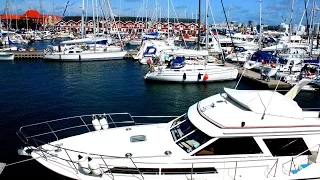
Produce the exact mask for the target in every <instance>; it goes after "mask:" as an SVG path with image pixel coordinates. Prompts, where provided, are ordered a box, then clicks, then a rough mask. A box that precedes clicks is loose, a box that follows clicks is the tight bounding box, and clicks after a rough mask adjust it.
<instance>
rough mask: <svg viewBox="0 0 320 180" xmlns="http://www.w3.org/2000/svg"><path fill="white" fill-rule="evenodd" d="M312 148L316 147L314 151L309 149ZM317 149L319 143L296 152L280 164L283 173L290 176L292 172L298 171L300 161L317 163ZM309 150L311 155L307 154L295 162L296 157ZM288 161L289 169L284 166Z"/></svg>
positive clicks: (319, 147) (318, 148)
mask: <svg viewBox="0 0 320 180" xmlns="http://www.w3.org/2000/svg"><path fill="white" fill-rule="evenodd" d="M313 149H316V151H311V150H313ZM319 150H320V144H317V145H315V146H313V147H311V148H309V149H307V150H305V151H303V152H301V153H299V154H297V155H296V156H294V157H292V158H291V159H290V160H288V161H286V162H284V163H283V164H282V171H283V173H285V174H287V175H288V176H290V175H291V174H294V173H293V171H294V172H297V171H299V166H300V165H301V163H302V162H305V161H307V164H308V165H309V164H312V163H318V162H317V156H318V154H319ZM309 151H310V152H311V155H307V158H305V159H303V160H300V161H299V162H298V163H296V162H295V159H297V158H298V157H300V156H302V155H304V154H305V153H306V152H309ZM288 163H290V168H289V170H287V169H286V167H285V166H287V164H288Z"/></svg>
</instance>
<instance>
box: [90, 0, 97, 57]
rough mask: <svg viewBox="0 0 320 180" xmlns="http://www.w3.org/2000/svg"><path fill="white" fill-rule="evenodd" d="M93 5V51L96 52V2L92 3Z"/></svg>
mask: <svg viewBox="0 0 320 180" xmlns="http://www.w3.org/2000/svg"><path fill="white" fill-rule="evenodd" d="M91 4H92V21H93V41H94V48H93V51H94V52H96V20H95V14H94V12H95V10H94V9H95V8H94V0H92V1H91Z"/></svg>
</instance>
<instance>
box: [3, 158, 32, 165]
mask: <svg viewBox="0 0 320 180" xmlns="http://www.w3.org/2000/svg"><path fill="white" fill-rule="evenodd" d="M31 160H35V158H29V159H25V160H22V161H17V162H14V163H10V164H6V165H5V167H7V166H11V165H15V164H20V163H23V162H28V161H31Z"/></svg>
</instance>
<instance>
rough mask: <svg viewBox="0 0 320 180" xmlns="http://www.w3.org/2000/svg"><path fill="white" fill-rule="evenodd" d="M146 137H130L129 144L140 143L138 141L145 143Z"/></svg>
mask: <svg viewBox="0 0 320 180" xmlns="http://www.w3.org/2000/svg"><path fill="white" fill-rule="evenodd" d="M146 140H147V137H146V136H145V135H136V136H131V137H130V142H140V141H146Z"/></svg>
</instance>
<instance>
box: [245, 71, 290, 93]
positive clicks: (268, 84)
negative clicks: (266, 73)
mask: <svg viewBox="0 0 320 180" xmlns="http://www.w3.org/2000/svg"><path fill="white" fill-rule="evenodd" d="M241 76H242V78H245V79H247V80H249V81H253V82H255V83H257V84H259V85H261V87H263V88H268V89H275V88H277V89H290V88H291V87H292V86H291V85H290V84H288V83H286V82H283V81H280V80H277V79H275V78H274V77H271V78H270V80H269V81H266V80H263V79H261V74H260V73H258V72H255V71H253V70H248V69H245V70H243V69H241V70H240V71H239V77H241Z"/></svg>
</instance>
